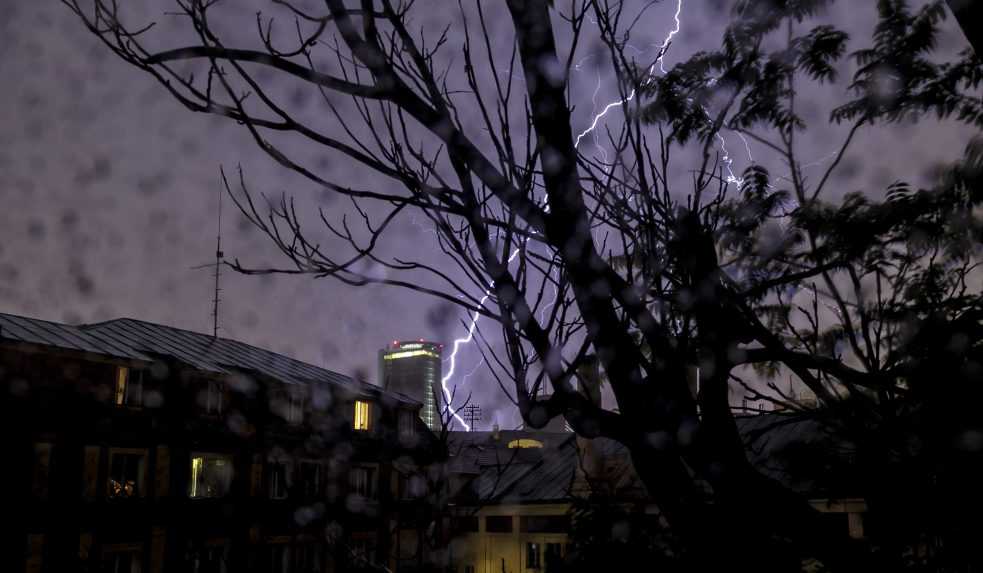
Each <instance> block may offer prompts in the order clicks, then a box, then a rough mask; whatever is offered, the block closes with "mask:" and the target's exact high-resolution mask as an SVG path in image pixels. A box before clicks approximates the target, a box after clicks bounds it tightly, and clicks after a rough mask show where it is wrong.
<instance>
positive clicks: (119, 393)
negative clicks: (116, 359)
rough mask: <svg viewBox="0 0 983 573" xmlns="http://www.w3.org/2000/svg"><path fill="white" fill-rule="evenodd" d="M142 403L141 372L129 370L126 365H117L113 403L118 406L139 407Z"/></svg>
mask: <svg viewBox="0 0 983 573" xmlns="http://www.w3.org/2000/svg"><path fill="white" fill-rule="evenodd" d="M142 403H143V372H141V371H136V372H131V371H130V369H129V368H127V367H126V366H117V367H116V392H115V393H114V395H113V404H115V405H116V406H117V407H119V408H124V407H128V408H139V407H140V406H141V404H142Z"/></svg>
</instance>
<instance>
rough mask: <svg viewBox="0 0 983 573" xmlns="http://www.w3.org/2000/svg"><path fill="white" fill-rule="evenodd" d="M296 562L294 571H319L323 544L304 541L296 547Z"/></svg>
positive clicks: (295, 572)
mask: <svg viewBox="0 0 983 573" xmlns="http://www.w3.org/2000/svg"><path fill="white" fill-rule="evenodd" d="M296 552H297V563H296V565H297V566H296V567H295V568H294V573H321V572H322V571H323V568H322V567H321V553H323V546H322V545H321V544H320V543H304V544H301V545H298V546H297V547H296Z"/></svg>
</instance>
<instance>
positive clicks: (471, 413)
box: [464, 404, 481, 432]
mask: <svg viewBox="0 0 983 573" xmlns="http://www.w3.org/2000/svg"><path fill="white" fill-rule="evenodd" d="M464 419H465V420H467V422H468V427H469V428H470V430H469V431H471V432H473V431H474V423H475V422H478V421H480V420H481V406H478V405H477V404H468V405H467V406H465V407H464Z"/></svg>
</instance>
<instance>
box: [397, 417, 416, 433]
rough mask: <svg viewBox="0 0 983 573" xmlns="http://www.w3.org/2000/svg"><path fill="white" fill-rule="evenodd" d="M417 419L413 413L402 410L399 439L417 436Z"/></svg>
mask: <svg viewBox="0 0 983 573" xmlns="http://www.w3.org/2000/svg"><path fill="white" fill-rule="evenodd" d="M414 418H416V416H415V415H413V412H409V411H406V410H400V412H399V437H400V438H411V437H413V436H414V435H415V434H416V420H414Z"/></svg>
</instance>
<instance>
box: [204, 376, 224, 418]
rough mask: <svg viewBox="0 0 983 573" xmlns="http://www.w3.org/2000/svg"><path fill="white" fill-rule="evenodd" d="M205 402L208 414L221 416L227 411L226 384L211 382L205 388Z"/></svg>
mask: <svg viewBox="0 0 983 573" xmlns="http://www.w3.org/2000/svg"><path fill="white" fill-rule="evenodd" d="M203 402H204V404H203V406H204V407H205V413H206V414H209V415H211V416H219V415H221V414H222V411H223V410H224V409H225V384H223V383H222V382H219V381H217V380H209V381H208V383H207V384H206V386H205V395H204V400H203Z"/></svg>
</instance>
